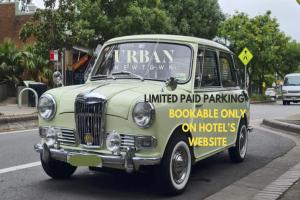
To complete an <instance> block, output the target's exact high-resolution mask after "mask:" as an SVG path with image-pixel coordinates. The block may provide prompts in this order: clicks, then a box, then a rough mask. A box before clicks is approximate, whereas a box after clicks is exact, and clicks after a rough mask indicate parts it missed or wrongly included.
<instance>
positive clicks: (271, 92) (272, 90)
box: [265, 88, 277, 101]
mask: <svg viewBox="0 0 300 200" xmlns="http://www.w3.org/2000/svg"><path fill="white" fill-rule="evenodd" d="M265 95H266V96H267V97H270V98H271V99H272V100H274V101H276V99H277V93H276V90H275V88H267V90H266V92H265Z"/></svg>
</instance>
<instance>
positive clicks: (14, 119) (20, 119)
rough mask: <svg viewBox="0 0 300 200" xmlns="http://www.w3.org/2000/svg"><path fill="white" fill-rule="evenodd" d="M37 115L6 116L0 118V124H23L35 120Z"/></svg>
mask: <svg viewBox="0 0 300 200" xmlns="http://www.w3.org/2000/svg"><path fill="white" fill-rule="evenodd" d="M37 119H38V114H37V113H34V114H26V115H8V116H1V117H0V124H8V123H14V122H24V121H32V120H37Z"/></svg>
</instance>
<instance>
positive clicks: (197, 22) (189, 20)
mask: <svg viewBox="0 0 300 200" xmlns="http://www.w3.org/2000/svg"><path fill="white" fill-rule="evenodd" d="M161 3H162V8H163V9H164V10H166V11H167V12H168V13H169V15H170V17H171V20H172V27H173V29H172V33H174V34H180V35H190V36H196V37H202V38H208V39H213V38H214V37H215V36H216V34H217V31H218V27H219V25H220V23H221V22H222V21H223V20H224V18H225V17H224V15H223V13H222V12H221V10H220V7H219V4H218V1H217V0H201V1H199V0H162V1H161Z"/></svg>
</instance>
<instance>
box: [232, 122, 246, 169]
mask: <svg viewBox="0 0 300 200" xmlns="http://www.w3.org/2000/svg"><path fill="white" fill-rule="evenodd" d="M244 138H245V140H244ZM247 146H248V130H247V125H246V123H245V122H244V121H241V122H240V125H239V129H238V134H237V138H236V142H235V146H234V147H231V148H229V149H228V153H229V157H230V160H231V161H232V162H235V163H240V162H243V161H244V160H245V158H246V155H247Z"/></svg>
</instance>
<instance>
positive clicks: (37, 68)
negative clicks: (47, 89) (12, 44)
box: [21, 45, 52, 83]
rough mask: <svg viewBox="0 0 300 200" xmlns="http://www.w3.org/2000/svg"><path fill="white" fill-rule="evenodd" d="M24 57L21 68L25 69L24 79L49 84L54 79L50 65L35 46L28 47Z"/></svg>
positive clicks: (23, 53) (24, 51)
mask: <svg viewBox="0 0 300 200" xmlns="http://www.w3.org/2000/svg"><path fill="white" fill-rule="evenodd" d="M22 55H23V56H22V59H21V66H23V68H24V71H23V74H22V79H23V80H35V81H38V82H44V83H49V82H50V80H51V79H52V70H51V66H50V63H49V61H48V60H47V59H44V58H43V57H42V56H41V55H40V54H39V52H38V50H37V49H36V48H35V46H34V45H28V46H26V47H25V48H24V50H23V51H22Z"/></svg>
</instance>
